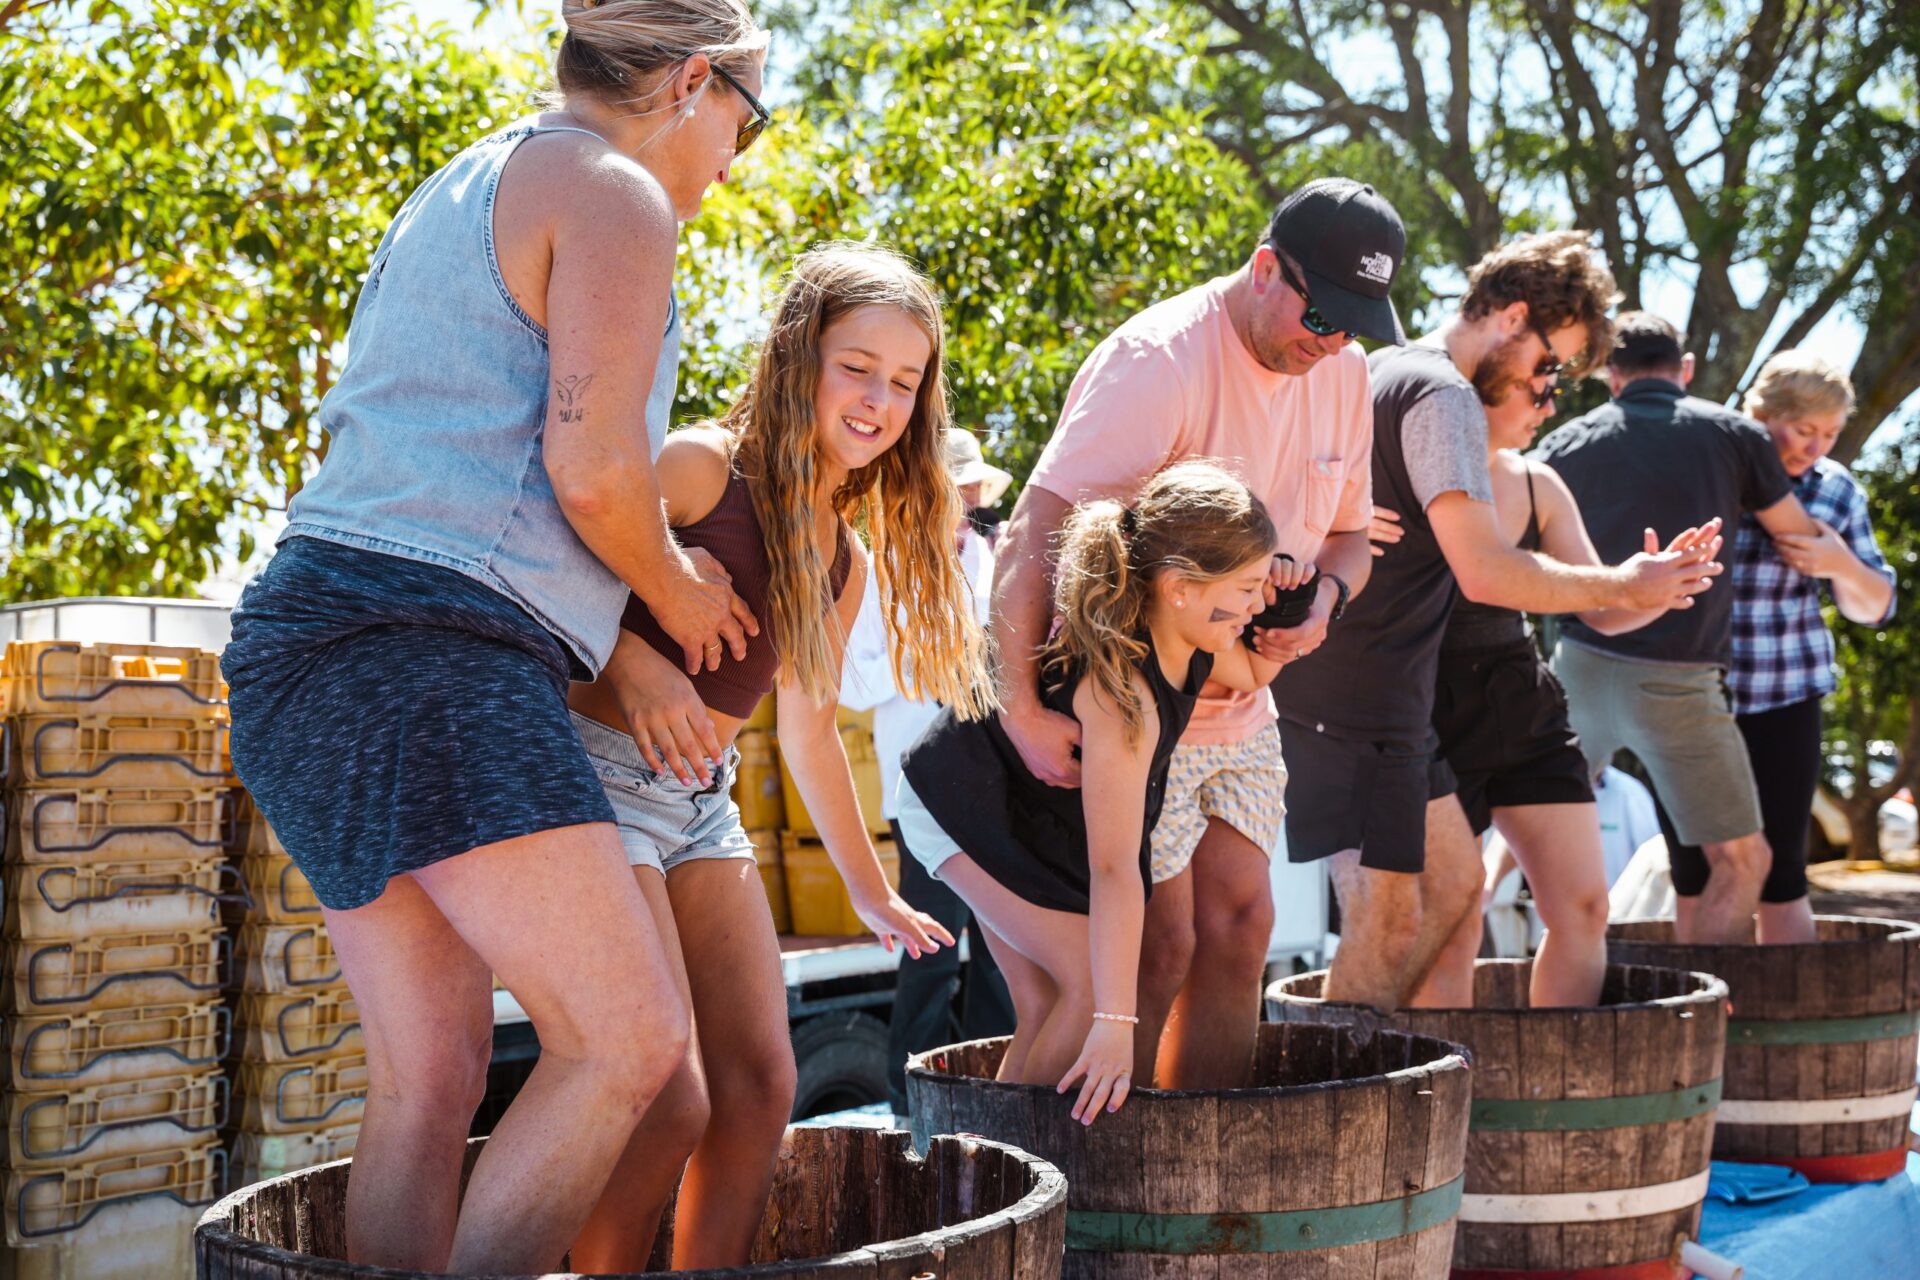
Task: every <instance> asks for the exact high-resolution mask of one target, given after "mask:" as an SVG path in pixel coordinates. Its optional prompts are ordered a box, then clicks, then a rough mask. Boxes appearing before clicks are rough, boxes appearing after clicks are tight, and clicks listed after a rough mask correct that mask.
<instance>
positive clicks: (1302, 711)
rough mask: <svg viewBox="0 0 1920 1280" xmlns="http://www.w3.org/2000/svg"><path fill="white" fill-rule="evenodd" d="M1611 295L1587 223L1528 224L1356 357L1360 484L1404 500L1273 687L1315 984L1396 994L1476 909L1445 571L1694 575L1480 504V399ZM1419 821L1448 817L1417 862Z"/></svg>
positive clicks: (1588, 340) (1486, 583)
mask: <svg viewBox="0 0 1920 1280" xmlns="http://www.w3.org/2000/svg"><path fill="white" fill-rule="evenodd" d="M1615 296H1616V294H1615V291H1614V284H1613V277H1612V275H1611V274H1610V273H1609V272H1608V271H1607V269H1606V268H1605V266H1604V265H1602V264H1601V263H1600V261H1599V260H1598V258H1597V257H1596V256H1595V255H1594V253H1593V251H1592V249H1591V246H1590V245H1589V244H1588V241H1587V237H1586V235H1585V234H1584V233H1580V232H1559V233H1553V234H1550V235H1540V236H1528V237H1525V238H1523V239H1521V240H1518V241H1515V242H1513V243H1511V244H1508V245H1504V246H1502V247H1501V248H1499V249H1496V250H1494V252H1492V253H1491V254H1489V255H1488V256H1487V257H1486V258H1485V259H1483V260H1482V261H1481V262H1480V263H1479V264H1478V265H1476V266H1475V267H1474V269H1473V271H1472V273H1471V274H1470V275H1469V277H1468V288H1467V293H1466V296H1465V298H1464V299H1463V300H1462V302H1461V306H1460V311H1459V313H1458V314H1457V315H1455V316H1453V317H1451V318H1449V319H1448V321H1447V322H1446V323H1445V324H1443V325H1442V326H1441V328H1440V329H1439V330H1438V331H1437V332H1435V333H1433V334H1430V335H1429V336H1427V337H1425V338H1423V339H1421V340H1420V341H1419V342H1417V343H1414V344H1411V345H1409V346H1406V347H1398V348H1385V349H1382V350H1380V351H1377V352H1375V353H1374V354H1373V356H1372V357H1371V358H1370V360H1369V365H1370V369H1371V375H1372V389H1373V456H1372V464H1373V490H1374V501H1375V502H1376V503H1377V504H1378V505H1380V506H1383V507H1389V508H1391V509H1392V510H1394V511H1397V512H1399V513H1400V514H1401V517H1402V527H1403V535H1402V537H1401V539H1400V541H1399V542H1397V543H1394V544H1392V545H1390V546H1386V547H1384V548H1383V552H1382V554H1381V556H1380V558H1379V559H1377V560H1376V561H1375V562H1374V569H1373V577H1372V579H1371V581H1370V583H1369V585H1368V588H1367V590H1366V592H1365V593H1364V594H1362V595H1359V596H1356V597H1355V598H1354V600H1353V603H1352V606H1351V607H1350V608H1349V609H1348V610H1347V612H1346V615H1345V617H1344V618H1343V619H1342V620H1341V632H1342V635H1341V642H1340V643H1339V644H1337V645H1326V646H1323V647H1321V648H1319V649H1316V650H1315V651H1314V652H1312V653H1310V654H1308V655H1306V656H1304V657H1302V658H1300V659H1299V660H1298V661H1296V662H1294V663H1292V664H1291V665H1289V666H1288V667H1286V668H1285V669H1284V670H1283V671H1282V672H1281V675H1280V677H1279V679H1277V680H1276V681H1275V682H1274V686H1273V689H1274V696H1275V700H1276V701H1277V703H1278V705H1279V712H1280V721H1281V723H1280V740H1281V748H1282V750H1283V751H1284V753H1285V755H1286V762H1287V769H1288V772H1289V774H1290V775H1291V779H1292V780H1291V783H1290V785H1289V787H1288V791H1287V806H1288V812H1287V846H1288V855H1289V857H1290V858H1292V860H1294V861H1296V862H1307V861H1313V860H1317V859H1320V858H1332V859H1333V864H1332V874H1333V883H1334V889H1335V892H1336V893H1338V895H1339V898H1340V912H1341V932H1340V949H1339V951H1337V952H1336V953H1335V955H1334V960H1333V972H1332V974H1331V975H1330V977H1329V979H1328V982H1327V990H1326V995H1327V998H1328V999H1334V1000H1351V1001H1358V1002H1361V1003H1366V1004H1372V1005H1375V1006H1378V1007H1380V1008H1383V1009H1391V1008H1396V1007H1398V1006H1399V1005H1402V1004H1404V1003H1406V1002H1407V1001H1408V999H1409V998H1410V997H1412V996H1413V995H1414V993H1415V991H1416V990H1417V989H1418V988H1419V986H1420V984H1421V982H1422V980H1423V979H1424V978H1425V976H1426V974H1427V972H1428V970H1429V969H1430V968H1431V967H1432V965H1433V961H1434V959H1435V957H1436V956H1437V955H1438V954H1439V952H1440V948H1441V946H1442V945H1443V944H1444V943H1445V942H1446V941H1447V939H1448V938H1449V937H1451V936H1452V935H1453V933H1454V932H1455V930H1456V929H1457V928H1459V927H1460V926H1461V925H1462V922H1463V921H1464V920H1466V919H1467V917H1468V914H1469V913H1470V912H1477V911H1478V909H1479V905H1480V879H1481V876H1480V863H1479V858H1478V852H1477V849H1476V846H1475V842H1474V839H1473V833H1472V831H1471V829H1470V828H1469V827H1468V826H1467V823H1466V818H1465V816H1464V815H1463V814H1462V812H1461V809H1460V806H1459V804H1458V803H1457V802H1456V801H1455V800H1454V799H1453V791H1454V779H1453V776H1452V773H1451V771H1450V770H1449V769H1448V768H1447V766H1446V765H1445V764H1444V762H1442V761H1440V760H1438V759H1436V757H1435V747H1436V746H1437V742H1436V740H1435V736H1434V732H1433V727H1432V716H1433V693H1434V682H1435V673H1436V669H1437V665H1438V661H1439V650H1440V638H1441V634H1442V633H1443V632H1444V631H1445V629H1446V624H1447V616H1448V613H1449V611H1450V610H1451V608H1452V604H1453V599H1454V591H1455V583H1456V579H1457V581H1458V585H1459V589H1460V590H1461V591H1463V592H1465V593H1466V594H1467V595H1468V596H1469V597H1471V598H1472V599H1475V600H1478V601H1481V602H1482V603H1487V604H1498V605H1504V606H1507V607H1510V608H1533V609H1540V610H1546V611H1552V612H1573V611H1576V610H1583V609H1603V608H1609V607H1624V608H1636V609H1639V608H1663V607H1667V606H1669V605H1672V604H1674V603H1676V602H1679V601H1683V600H1684V599H1685V598H1687V597H1688V596H1690V595H1692V594H1694V593H1695V592H1697V591H1699V590H1702V589H1704V587H1703V581H1704V580H1703V578H1702V573H1703V570H1702V569H1701V567H1700V565H1701V561H1702V560H1703V559H1704V556H1700V555H1690V554H1683V553H1661V554H1657V555H1647V554H1636V553H1637V552H1639V551H1640V548H1639V546H1638V545H1636V546H1635V547H1634V548H1633V549H1632V550H1630V551H1628V552H1627V553H1626V554H1625V555H1621V556H1618V557H1616V558H1617V559H1620V560H1625V561H1626V563H1624V564H1620V565H1617V566H1613V567H1608V566H1603V565H1593V566H1577V565H1569V564H1564V563H1562V562H1560V561H1557V560H1554V559H1552V558H1550V557H1547V556H1544V555H1541V554H1539V553H1538V552H1530V551H1523V550H1521V549H1520V548H1518V547H1516V546H1514V545H1513V544H1512V543H1511V542H1510V541H1508V540H1507V539H1506V538H1505V537H1503V536H1502V534H1501V532H1500V529H1499V526H1498V524H1497V522H1496V520H1495V514H1494V507H1493V488H1492V483H1491V481H1490V479H1489V476H1488V471H1487V417H1486V410H1485V406H1486V405H1488V404H1499V403H1501V402H1502V401H1503V400H1504V399H1505V398H1506V397H1507V396H1508V395H1509V394H1512V393H1514V392H1516V391H1518V390H1520V389H1521V388H1527V389H1528V390H1529V393H1530V394H1533V395H1536V396H1539V395H1545V394H1549V391H1550V388H1551V387H1552V386H1553V385H1554V384H1555V383H1556V381H1557V379H1558V377H1559V374H1560V370H1561V369H1562V368H1563V367H1570V368H1572V369H1574V370H1575V371H1578V370H1579V369H1580V368H1581V367H1583V366H1584V365H1585V364H1586V363H1588V362H1589V360H1590V359H1591V357H1589V355H1588V354H1587V353H1588V352H1589V350H1590V349H1591V348H1593V347H1596V346H1597V347H1599V348H1600V349H1605V348H1606V347H1607V345H1608V344H1609V342H1610V339H1611V326H1610V325H1609V323H1608V321H1607V318H1606V313H1607V310H1608V308H1609V307H1611V306H1612V305H1613V302H1614V299H1615ZM1661 523H1663V524H1664V523H1669V522H1668V521H1666V520H1664V519H1663V521H1662V522H1661ZM1429 822H1433V823H1436V824H1445V825H1446V833H1445V834H1446V835H1447V838H1446V839H1444V840H1438V841H1436V842H1435V843H1434V845H1433V848H1434V850H1435V858H1434V859H1433V861H1432V862H1431V863H1429V862H1428V859H1427V857H1426V849H1427V847H1428V841H1427V824H1428V823H1429ZM1443 851H1444V857H1443V856H1442V852H1443ZM1424 994H1425V993H1423V995H1424ZM1469 998H1470V993H1469Z"/></svg>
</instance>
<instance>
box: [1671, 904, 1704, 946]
mask: <svg viewBox="0 0 1920 1280" xmlns="http://www.w3.org/2000/svg"><path fill="white" fill-rule="evenodd" d="M1699 902H1700V898H1699V896H1698V895H1695V896H1693V897H1687V896H1686V895H1684V894H1675V895H1674V897H1673V936H1674V939H1675V940H1676V941H1679V940H1684V939H1687V938H1691V937H1692V936H1693V931H1694V928H1695V925H1694V916H1695V914H1696V912H1695V907H1697V906H1698V905H1699Z"/></svg>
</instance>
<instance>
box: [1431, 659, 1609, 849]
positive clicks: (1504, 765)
mask: <svg viewBox="0 0 1920 1280" xmlns="http://www.w3.org/2000/svg"><path fill="white" fill-rule="evenodd" d="M1433 731H1434V733H1435V734H1436V735H1437V736H1438V737H1439V739H1440V756H1441V758H1442V759H1444V760H1445V761H1446V762H1447V763H1448V764H1449V765H1450V766H1452V768H1453V773H1454V776H1455V777H1456V778H1457V779H1459V785H1460V807H1461V808H1463V809H1465V810H1466V811H1467V821H1468V822H1470V823H1472V824H1473V833H1474V834H1475V835H1479V834H1480V833H1481V832H1483V831H1485V830H1486V829H1487V828H1488V827H1490V826H1492V825H1493V811H1494V810H1495V809H1499V808H1504V807H1506V806H1508V805H1530V804H1588V803H1591V802H1592V800H1593V781H1592V779H1591V778H1590V777H1589V776H1588V773H1587V759H1586V755H1585V754H1584V753H1583V752H1582V751H1581V750H1580V739H1579V738H1578V737H1576V736H1575V735H1574V732H1573V729H1572V728H1571V727H1569V725H1568V724H1567V695H1566V693H1565V692H1564V691H1563V690H1562V689H1561V688H1560V682H1559V681H1558V680H1556V679H1554V676H1553V672H1552V671H1549V670H1548V669H1547V664H1546V663H1545V662H1544V661H1543V660H1542V659H1541V657H1540V654H1539V651H1538V650H1536V649H1535V648H1534V647H1533V642H1532V641H1531V640H1522V641H1520V642H1518V643H1516V644H1512V645H1507V646H1504V647H1502V648H1499V649H1492V650H1487V649H1483V650H1480V651H1478V652H1475V653H1456V654H1448V653H1443V654H1441V655H1440V679H1439V681H1438V687H1437V688H1436V689H1435V690H1434V699H1433Z"/></svg>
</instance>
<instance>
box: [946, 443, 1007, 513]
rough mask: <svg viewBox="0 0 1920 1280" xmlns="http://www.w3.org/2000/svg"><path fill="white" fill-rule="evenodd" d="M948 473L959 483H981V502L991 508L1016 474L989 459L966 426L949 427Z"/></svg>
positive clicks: (1003, 494) (1003, 495)
mask: <svg viewBox="0 0 1920 1280" xmlns="http://www.w3.org/2000/svg"><path fill="white" fill-rule="evenodd" d="M946 447H947V474H948V475H950V476H952V477H953V482H954V483H955V484H956V485H969V484H978V485H979V486H980V505H981V506H983V507H991V506H993V505H994V504H995V503H997V502H999V501H1000V499H1001V498H1003V497H1005V496H1006V492H1007V486H1008V485H1011V484H1012V483H1013V474H1012V473H1011V472H1008V471H1002V470H1001V469H1000V468H999V467H996V466H994V465H993V464H992V463H991V462H988V461H987V455H986V454H985V453H984V452H983V451H982V450H981V448H980V440H979V438H978V437H977V436H975V435H974V434H973V432H971V431H969V430H967V429H966V428H965V427H948V428H947V439H946Z"/></svg>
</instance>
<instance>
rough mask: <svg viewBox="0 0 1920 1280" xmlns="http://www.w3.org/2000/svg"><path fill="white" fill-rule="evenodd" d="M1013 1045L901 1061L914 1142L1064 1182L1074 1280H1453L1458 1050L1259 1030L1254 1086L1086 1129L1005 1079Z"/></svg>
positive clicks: (1328, 1030)
mask: <svg viewBox="0 0 1920 1280" xmlns="http://www.w3.org/2000/svg"><path fill="white" fill-rule="evenodd" d="M1006 1045H1007V1041H1006V1040H1004V1039H1001V1040H976V1041H973V1042H971V1043H968V1044H959V1045H950V1046H948V1047H947V1048H944V1049H935V1050H933V1051H931V1052H929V1053H923V1054H921V1055H919V1056H918V1057H915V1058H913V1059H911V1060H909V1062H908V1064H907V1103H908V1108H909V1110H910V1111H911V1112H912V1115H913V1135H914V1142H915V1144H916V1145H919V1146H924V1145H925V1144H927V1143H928V1142H935V1143H937V1142H938V1141H939V1139H938V1138H936V1137H933V1135H935V1134H941V1133H954V1132H957V1133H981V1134H985V1135H987V1136H988V1137H991V1138H996V1139H998V1140H1000V1141H1002V1142H1006V1143H1009V1144H1011V1145H1015V1146H1019V1147H1020V1148H1022V1149H1023V1150H1027V1151H1033V1152H1035V1153H1044V1155H1045V1158H1046V1159H1049V1160H1051V1161H1053V1162H1054V1163H1055V1164H1056V1165H1058V1166H1059V1167H1060V1169H1061V1171H1062V1172H1063V1173H1065V1174H1066V1176H1067V1257H1066V1264H1065V1266H1064V1267H1063V1268H1062V1272H1061V1274H1062V1275H1063V1276H1064V1277H1066V1278H1067V1280H1147V1278H1148V1277H1152V1278H1153V1280H1184V1278H1186V1277H1192V1278H1193V1280H1200V1277H1206V1280H1214V1278H1215V1277H1216V1276H1218V1277H1221V1278H1222V1280H1224V1278H1225V1277H1228V1276H1230V1275H1231V1276H1260V1277H1262V1278H1263V1280H1264V1277H1267V1276H1273V1277H1282V1276H1295V1275H1300V1276H1316V1277H1318V1276H1335V1275H1337V1276H1341V1277H1343V1278H1350V1280H1364V1278H1366V1277H1379V1280H1389V1278H1391V1280H1430V1278H1432V1280H1437V1278H1438V1277H1443V1276H1445V1275H1446V1274H1447V1258H1448V1255H1449V1253H1450V1252H1451V1249H1452V1245H1453V1221H1454V1214H1455V1211H1456V1210H1457V1208H1458V1206H1459V1200H1460V1187H1461V1162H1462V1159H1463V1158H1464V1155H1465V1150H1466V1136H1467V1102H1468V1094H1469V1087H1468V1080H1467V1061H1466V1058H1465V1057H1464V1056H1463V1055H1462V1054H1461V1052H1460V1049H1459V1046H1458V1045H1453V1044H1447V1043H1445V1042H1444V1041H1440V1040H1434V1039H1430V1038H1427V1037H1424V1036H1409V1035H1402V1034H1399V1033H1396V1032H1391V1031H1387V1032H1381V1033H1379V1034H1367V1033H1356V1032H1354V1031H1351V1030H1348V1029H1344V1028H1337V1027H1310V1026H1291V1027H1284V1026H1264V1027H1261V1028H1260V1035H1259V1039H1258V1042H1257V1046H1256V1054H1255V1071H1254V1080H1255V1081H1256V1084H1257V1087H1255V1088H1250V1089H1230V1090H1214V1091H1205V1090H1193V1091H1178V1092H1176V1091H1167V1090H1157V1089H1142V1090H1139V1091H1137V1092H1135V1093H1134V1094H1133V1095H1132V1096H1131V1097H1129V1098H1128V1099H1127V1101H1126V1103H1125V1104H1124V1105H1122V1106H1121V1108H1120V1109H1119V1110H1118V1111H1115V1112H1108V1113H1103V1114H1101V1115H1100V1116H1099V1117H1098V1118H1097V1119H1096V1120H1095V1121H1094V1123H1093V1124H1092V1125H1091V1126H1082V1125H1080V1124H1079V1123H1077V1122H1076V1121H1075V1120H1074V1119H1073V1118H1072V1116H1071V1115H1070V1114H1069V1112H1070V1111H1071V1109H1072V1104H1073V1099H1072V1097H1070V1096H1063V1095H1061V1094H1058V1093H1056V1092H1055V1091H1054V1090H1053V1088H1052V1087H1051V1086H1047V1085H1022V1084H1003V1083H1001V1082H999V1081H997V1080H994V1079H993V1078H992V1077H993V1073H994V1070H995V1069H996V1068H997V1067H998V1066H999V1063H1000V1056H1001V1054H1002V1053H1003V1052H1004V1051H1005V1049H1006Z"/></svg>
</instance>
